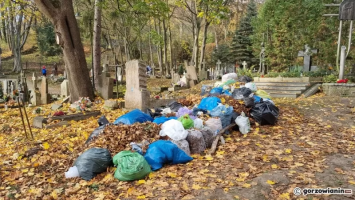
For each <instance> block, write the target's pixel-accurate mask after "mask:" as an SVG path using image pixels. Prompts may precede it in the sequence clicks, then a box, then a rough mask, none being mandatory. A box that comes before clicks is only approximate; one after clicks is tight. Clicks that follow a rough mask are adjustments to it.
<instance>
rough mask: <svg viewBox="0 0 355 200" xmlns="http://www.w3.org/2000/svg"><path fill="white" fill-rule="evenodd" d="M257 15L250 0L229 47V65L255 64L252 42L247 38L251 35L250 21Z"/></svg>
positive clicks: (254, 5) (253, 3)
mask: <svg viewBox="0 0 355 200" xmlns="http://www.w3.org/2000/svg"><path fill="white" fill-rule="evenodd" d="M256 15H257V10H256V4H255V2H254V0H251V1H250V2H249V4H248V8H247V13H246V16H245V17H243V18H242V20H241V21H240V25H239V27H238V28H237V30H236V31H235V35H234V37H233V41H232V44H231V47H230V55H229V61H230V62H231V63H236V62H237V63H238V64H240V65H241V64H242V62H243V61H246V62H247V63H248V66H251V65H253V64H255V63H256V58H255V57H254V55H253V50H252V42H251V39H250V38H249V36H251V35H252V34H253V27H252V25H251V21H252V19H253V18H254V17H256Z"/></svg>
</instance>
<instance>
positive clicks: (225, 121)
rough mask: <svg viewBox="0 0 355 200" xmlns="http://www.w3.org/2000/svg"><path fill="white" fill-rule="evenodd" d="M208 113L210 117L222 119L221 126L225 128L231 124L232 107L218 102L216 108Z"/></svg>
mask: <svg viewBox="0 0 355 200" xmlns="http://www.w3.org/2000/svg"><path fill="white" fill-rule="evenodd" d="M210 115H211V116H212V117H219V118H220V119H221V121H222V127H223V128H225V127H227V126H228V125H230V124H231V121H232V117H233V107H232V106H225V105H223V104H219V105H218V106H217V107H216V108H214V109H213V110H211V111H210Z"/></svg>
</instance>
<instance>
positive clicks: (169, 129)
mask: <svg viewBox="0 0 355 200" xmlns="http://www.w3.org/2000/svg"><path fill="white" fill-rule="evenodd" d="M187 134H188V132H187V131H186V130H185V129H184V126H183V125H182V123H181V122H179V121H178V120H175V119H172V120H169V121H166V122H164V123H163V125H162V126H161V131H160V132H159V135H160V136H163V137H164V136H169V138H170V139H172V140H175V141H179V140H185V139H186V137H187Z"/></svg>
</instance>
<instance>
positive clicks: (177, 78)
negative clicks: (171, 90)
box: [172, 73, 180, 84]
mask: <svg viewBox="0 0 355 200" xmlns="http://www.w3.org/2000/svg"><path fill="white" fill-rule="evenodd" d="M172 80H173V84H176V83H177V82H179V81H180V75H179V74H178V73H175V74H173V78H172Z"/></svg>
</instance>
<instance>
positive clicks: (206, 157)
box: [205, 155, 213, 160]
mask: <svg viewBox="0 0 355 200" xmlns="http://www.w3.org/2000/svg"><path fill="white" fill-rule="evenodd" d="M205 159H206V160H213V158H212V156H210V155H207V156H205Z"/></svg>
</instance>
